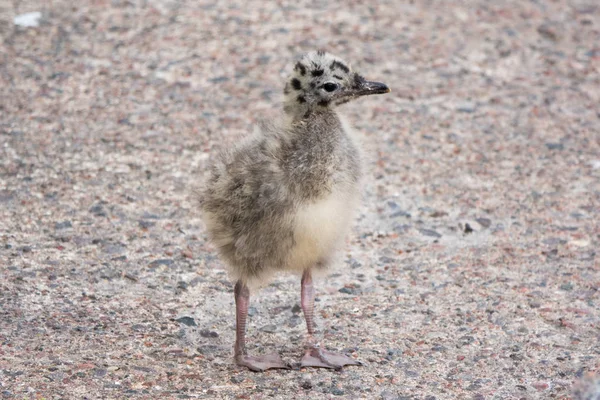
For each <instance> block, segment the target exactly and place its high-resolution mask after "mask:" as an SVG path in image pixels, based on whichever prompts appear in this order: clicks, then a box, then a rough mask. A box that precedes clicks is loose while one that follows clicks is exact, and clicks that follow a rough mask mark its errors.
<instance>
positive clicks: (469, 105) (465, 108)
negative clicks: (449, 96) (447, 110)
mask: <svg viewBox="0 0 600 400" xmlns="http://www.w3.org/2000/svg"><path fill="white" fill-rule="evenodd" d="M476 108H477V105H476V104H475V103H473V102H470V101H465V102H462V103H460V104H458V105H457V106H456V111H458V112H463V113H469V114H470V113H473V112H475V109H476Z"/></svg>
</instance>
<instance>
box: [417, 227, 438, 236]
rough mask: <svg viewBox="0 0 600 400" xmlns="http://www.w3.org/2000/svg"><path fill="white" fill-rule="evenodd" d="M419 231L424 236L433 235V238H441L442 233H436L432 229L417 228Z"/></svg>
mask: <svg viewBox="0 0 600 400" xmlns="http://www.w3.org/2000/svg"><path fill="white" fill-rule="evenodd" d="M419 232H421V234H422V235H425V236H429V237H434V238H441V237H442V235H440V234H439V233H437V232H436V231H434V230H433V229H424V228H423V229H419Z"/></svg>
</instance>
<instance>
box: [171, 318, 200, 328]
mask: <svg viewBox="0 0 600 400" xmlns="http://www.w3.org/2000/svg"><path fill="white" fill-rule="evenodd" d="M175 321H177V322H179V323H180V324H184V325H187V326H198V325H196V321H194V318H192V317H180V318H177V319H176V320H175Z"/></svg>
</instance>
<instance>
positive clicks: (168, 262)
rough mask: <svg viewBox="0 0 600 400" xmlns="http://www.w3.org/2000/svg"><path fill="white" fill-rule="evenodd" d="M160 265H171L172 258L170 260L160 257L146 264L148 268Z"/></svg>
mask: <svg viewBox="0 0 600 400" xmlns="http://www.w3.org/2000/svg"><path fill="white" fill-rule="evenodd" d="M161 265H167V266H169V265H173V260H171V259H169V258H161V259H158V260H154V261H152V262H151V263H150V264H148V266H149V267H150V268H156V267H158V266H161Z"/></svg>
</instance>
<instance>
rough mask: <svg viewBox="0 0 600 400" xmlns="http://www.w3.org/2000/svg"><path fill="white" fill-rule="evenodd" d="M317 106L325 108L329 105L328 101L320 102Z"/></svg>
mask: <svg viewBox="0 0 600 400" xmlns="http://www.w3.org/2000/svg"><path fill="white" fill-rule="evenodd" d="M317 104H318V105H320V106H321V107H327V106H328V105H329V100H321V101H320V102H318V103H317Z"/></svg>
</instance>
